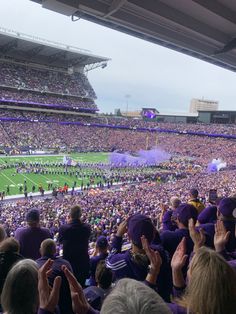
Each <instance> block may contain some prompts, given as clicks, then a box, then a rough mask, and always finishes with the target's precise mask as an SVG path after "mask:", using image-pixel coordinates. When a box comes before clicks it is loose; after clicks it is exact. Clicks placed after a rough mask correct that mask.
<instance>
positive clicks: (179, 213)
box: [161, 204, 198, 257]
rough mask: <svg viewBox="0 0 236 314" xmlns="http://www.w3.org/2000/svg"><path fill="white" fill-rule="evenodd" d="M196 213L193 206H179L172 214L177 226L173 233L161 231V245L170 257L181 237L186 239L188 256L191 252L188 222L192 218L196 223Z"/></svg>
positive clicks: (191, 243)
mask: <svg viewBox="0 0 236 314" xmlns="http://www.w3.org/2000/svg"><path fill="white" fill-rule="evenodd" d="M197 216H198V212H197V210H196V208H195V207H194V206H193V205H190V204H181V205H180V206H179V207H178V208H177V209H176V210H175V211H174V212H173V217H174V219H175V221H176V224H177V227H178V228H177V229H176V230H175V231H169V230H166V231H162V232H161V243H162V245H163V247H164V249H165V250H167V251H168V252H169V254H170V256H171V257H172V256H173V254H174V252H175V250H176V248H177V246H178V244H179V243H180V241H181V240H182V238H183V237H185V238H186V242H187V252H188V254H190V253H191V252H192V250H193V242H192V240H191V238H190V235H189V230H188V221H189V219H191V218H193V219H194V221H195V222H196V221H197Z"/></svg>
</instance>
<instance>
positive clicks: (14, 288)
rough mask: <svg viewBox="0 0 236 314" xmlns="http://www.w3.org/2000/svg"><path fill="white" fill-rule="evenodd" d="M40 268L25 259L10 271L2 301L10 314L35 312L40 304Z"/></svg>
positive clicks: (32, 313)
mask: <svg viewBox="0 0 236 314" xmlns="http://www.w3.org/2000/svg"><path fill="white" fill-rule="evenodd" d="M38 299H39V297H38V268H37V264H36V262H34V261H33V260H31V259H24V260H22V261H20V262H18V263H17V264H15V265H14V266H13V267H12V269H11V270H10V271H9V273H8V275H7V278H6V281H5V283H4V286H3V290H2V295H1V303H2V307H3V310H4V312H7V313H8V314H35V313H37V309H38V304H39V300H38Z"/></svg>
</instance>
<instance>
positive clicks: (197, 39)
mask: <svg viewBox="0 0 236 314" xmlns="http://www.w3.org/2000/svg"><path fill="white" fill-rule="evenodd" d="M31 1H34V2H37V3H40V4H42V6H43V7H44V8H47V9H50V10H54V11H56V12H59V13H62V14H65V15H68V16H71V17H72V19H73V20H76V18H83V19H86V20H89V21H92V22H95V23H98V24H101V25H104V26H107V27H110V28H113V29H116V30H118V31H122V32H124V33H127V34H130V35H133V36H136V37H139V38H142V39H144V40H148V41H150V42H153V43H156V44H159V45H162V46H164V47H167V48H170V49H173V50H176V51H179V52H182V53H185V54H187V55H190V56H193V57H196V58H199V59H202V60H204V61H207V62H210V63H213V64H215V65H218V66H221V67H224V68H226V69H229V70H232V71H236V1H235V0H218V1H213V0H97V1H95V0H31Z"/></svg>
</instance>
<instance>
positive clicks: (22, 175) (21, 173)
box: [19, 173, 38, 186]
mask: <svg viewBox="0 0 236 314" xmlns="http://www.w3.org/2000/svg"><path fill="white" fill-rule="evenodd" d="M19 174H20V175H22V176H23V177H24V178H25V179H27V180H29V181H31V182H32V183H33V184H34V185H37V186H38V183H36V182H34V181H33V180H31V179H30V178H27V177H26V176H24V175H23V173H19Z"/></svg>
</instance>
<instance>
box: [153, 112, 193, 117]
mask: <svg viewBox="0 0 236 314" xmlns="http://www.w3.org/2000/svg"><path fill="white" fill-rule="evenodd" d="M159 115H160V116H175V117H198V113H195V112H194V113H192V112H160V113H159V114H158V116H159Z"/></svg>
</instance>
